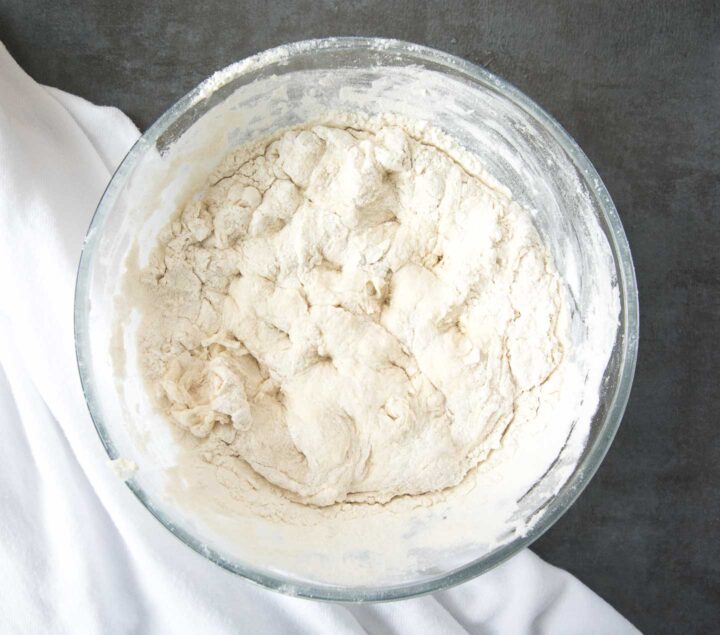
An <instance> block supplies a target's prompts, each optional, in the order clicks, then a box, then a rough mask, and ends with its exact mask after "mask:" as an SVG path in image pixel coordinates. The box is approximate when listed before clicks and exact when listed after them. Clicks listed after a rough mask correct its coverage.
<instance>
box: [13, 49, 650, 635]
mask: <svg viewBox="0 0 720 635" xmlns="http://www.w3.org/2000/svg"><path fill="white" fill-rule="evenodd" d="M137 137H138V131H137V129H136V128H135V126H134V125H133V124H132V123H131V122H130V120H129V119H128V118H127V117H126V116H125V115H123V114H122V113H121V112H120V111H118V110H116V109H114V108H103V107H98V106H94V105H92V104H90V103H88V102H87V101H85V100H83V99H81V98H78V97H74V96H72V95H68V94H67V93H64V92H62V91H60V90H57V89H54V88H47V87H44V86H41V85H39V84H37V83H36V82H35V81H33V80H32V79H31V78H30V77H28V76H27V75H26V74H25V73H24V72H23V71H22V70H21V69H20V68H19V67H18V66H17V64H16V63H15V62H14V60H13V59H12V58H11V57H10V55H9V54H8V52H7V51H6V50H5V48H4V47H3V46H2V44H0V433H1V435H2V436H1V437H0V632H2V633H72V634H80V633H109V634H114V633H174V634H177V633H237V632H251V633H260V634H262V633H333V634H335V633H365V632H367V633H462V632H472V633H502V634H508V633H509V634H513V633H553V634H554V635H557V634H563V633H568V634H570V633H572V634H575V633H583V634H591V633H597V634H600V633H613V634H618V633H636V632H637V630H636V629H635V628H633V627H632V625H630V624H629V623H628V622H627V621H626V620H625V619H624V618H622V617H621V616H620V615H619V614H618V613H617V612H616V611H615V610H614V609H613V608H612V607H610V606H609V605H608V604H607V603H606V602H605V601H603V600H602V599H601V598H599V597H598V596H597V595H595V594H594V593H593V592H592V591H590V590H589V589H588V588H587V587H585V586H584V585H583V584H581V583H580V582H578V581H577V580H576V579H575V578H573V577H572V576H571V575H570V574H568V573H567V572H565V571H562V570H560V569H557V568H555V567H553V566H551V565H549V564H546V563H545V562H543V561H542V560H541V559H540V558H538V557H537V556H535V555H534V554H532V553H531V552H530V551H527V550H526V551H523V552H522V553H520V554H518V555H517V556H516V557H514V558H513V559H511V560H510V561H509V562H507V563H505V564H503V565H502V566H500V567H498V568H496V569H495V570H493V571H491V572H490V573H488V574H486V575H484V576H482V577H480V578H478V579H476V580H474V581H472V582H468V583H466V584H464V585H462V586H459V587H457V588H454V589H451V590H449V591H444V592H442V593H436V594H435V595H432V596H427V597H423V598H419V599H414V600H407V601H403V602H396V603H390V604H376V605H362V606H360V605H357V606H356V605H333V604H326V603H319V602H312V601H308V600H302V599H297V598H290V597H285V596H282V595H280V594H277V593H273V592H270V591H267V590H265V589H262V588H259V587H256V586H254V585H252V584H250V583H248V582H246V581H244V580H242V579H240V578H239V577H236V576H234V575H232V574H230V573H228V572H227V571H225V570H223V569H221V568H220V567H218V566H216V565H214V564H212V563H211V562H209V561H207V560H205V559H203V558H202V557H201V556H199V555H198V554H196V553H195V552H193V551H192V550H190V549H189V548H188V547H186V546H184V545H183V544H182V543H180V542H179V541H178V540H177V539H176V538H174V537H173V536H172V535H171V534H170V533H169V532H168V531H167V530H166V529H165V528H164V527H162V526H161V525H160V524H159V523H158V522H157V521H156V520H155V519H154V518H153V517H152V516H151V515H150V514H149V513H148V512H147V511H146V510H145V509H144V508H143V507H142V505H141V504H140V503H139V502H138V501H137V500H136V499H135V498H134V496H133V495H132V494H131V493H130V491H129V490H128V489H127V488H126V487H125V486H124V484H123V483H122V482H121V481H120V480H118V479H117V478H116V477H115V476H114V474H113V473H112V471H111V470H110V468H109V467H108V464H107V457H106V455H105V452H104V450H103V448H102V446H101V444H100V442H99V440H98V438H97V435H96V433H95V429H94V427H93V424H92V421H91V420H90V416H89V414H88V412H87V409H86V406H85V402H84V399H83V395H82V390H81V387H80V382H79V379H78V373H77V369H76V365H75V354H74V348H73V329H72V310H73V291H74V284H75V272H76V267H77V263H78V258H79V255H80V250H81V247H82V243H83V237H84V235H85V231H86V229H87V227H88V224H89V222H90V218H91V216H92V214H93V211H94V209H95V206H96V204H97V202H98V200H99V198H100V196H101V194H102V191H103V189H104V187H105V186H106V184H107V182H108V180H109V179H110V176H111V174H112V172H113V170H114V168H115V167H116V166H117V165H118V163H119V162H120V161H121V160H122V158H123V156H124V155H125V153H126V152H127V150H128V149H129V148H130V146H131V145H132V144H133V142H134V141H135V140H136V139H137Z"/></svg>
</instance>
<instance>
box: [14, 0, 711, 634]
mask: <svg viewBox="0 0 720 635" xmlns="http://www.w3.org/2000/svg"><path fill="white" fill-rule="evenodd" d="M148 4H149V5H150V4H151V5H152V6H147V7H143V8H141V6H140V5H141V3H126V2H115V1H113V0H106V1H101V0H95V1H92V2H85V3H66V2H54V3H52V4H50V3H43V2H37V1H28V0H12V1H11V0H0V39H1V40H3V41H4V42H5V43H6V45H7V46H8V48H9V50H10V52H11V53H12V54H13V55H14V56H15V57H16V59H17V60H18V62H19V63H20V64H21V65H22V66H23V67H24V68H25V69H26V70H27V71H28V72H29V73H30V74H31V75H32V76H33V77H35V78H36V79H37V80H39V81H41V82H44V83H46V84H50V85H53V86H58V87H60V88H63V89H65V90H68V91H71V92H74V93H77V94H79V95H82V96H84V97H87V98H88V99H90V100H92V101H95V102H98V103H102V104H111V105H115V106H118V107H120V108H122V109H123V110H124V111H125V112H127V113H128V114H129V115H130V116H131V117H132V118H133V119H134V120H135V122H136V123H137V124H138V125H139V126H140V127H141V128H145V127H147V126H148V125H149V124H150V123H151V122H152V121H153V120H154V119H155V118H156V117H157V116H158V115H160V113H161V112H163V110H164V109H165V108H167V107H168V106H169V105H170V104H171V103H172V102H173V101H175V100H176V99H177V98H178V97H179V96H181V95H182V94H183V93H185V92H186V91H187V90H189V89H190V88H192V87H193V86H194V85H195V84H196V83H197V82H198V81H200V80H201V79H203V78H204V77H205V76H207V75H208V74H210V73H211V72H212V71H214V70H216V69H217V68H220V67H222V66H224V65H226V64H228V63H230V62H232V61H235V60H237V59H240V58H243V57H246V56H247V55H249V54H252V53H254V52H256V51H258V50H262V49H265V48H268V47H271V46H275V45H278V44H281V43H284V42H288V41H292V40H299V39H305V38H309V37H320V36H327V35H378V36H385V37H397V38H400V39H406V40H411V41H415V42H418V43H423V44H428V45H430V46H434V47H437V48H441V49H444V50H446V51H449V52H452V53H455V54H457V55H460V56H462V57H465V58H467V59H469V60H471V61H473V62H476V63H479V64H483V65H485V66H487V67H488V68H489V69H490V70H492V71H494V72H496V73H498V74H499V75H501V76H503V77H505V78H506V79H508V80H509V81H511V82H513V83H514V84H516V85H517V86H518V87H520V88H521V89H522V90H524V91H525V92H526V93H527V94H528V95H530V96H531V97H532V98H534V99H535V100H536V101H538V102H539V103H540V104H541V105H543V106H544V107H545V108H547V109H548V110H549V111H550V112H551V113H553V114H554V115H555V116H556V117H557V119H558V120H559V121H560V122H561V123H562V124H563V125H564V126H565V127H566V128H567V130H568V131H569V132H570V134H572V135H573V136H574V137H575V139H576V140H577V141H578V142H579V144H580V145H581V146H582V147H583V149H584V150H585V152H586V153H587V154H588V156H589V157H590V159H591V160H592V161H593V162H594V164H595V166H596V167H597V169H598V171H599V172H600V174H601V176H602V177H603V179H604V180H605V183H606V184H607V186H608V189H609V190H610V192H611V194H612V196H613V198H614V200H615V202H616V204H617V207H618V209H619V211H620V214H621V217H622V220H623V223H624V225H625V228H626V231H627V233H628V237H629V239H630V244H631V247H632V249H633V254H634V257H635V263H636V267H637V273H638V279H639V285H640V296H641V298H640V299H641V315H642V323H641V344H640V358H639V364H638V369H637V375H636V380H635V386H634V389H633V393H632V396H631V399H630V404H629V406H628V410H627V413H626V415H625V419H624V422H623V425H622V426H621V428H620V432H619V434H618V436H617V439H616V441H615V443H614V445H613V447H612V449H611V450H610V453H609V455H608V458H607V460H606V462H605V463H604V464H603V466H602V467H601V469H600V471H599V473H598V475H597V476H596V477H595V479H594V480H593V482H592V483H591V484H590V486H589V488H588V490H587V491H586V492H585V494H583V496H582V497H581V498H580V500H579V501H578V502H577V503H576V504H575V506H574V507H573V508H572V509H571V510H570V511H569V512H568V513H567V515H566V516H565V517H563V519H562V520H560V522H559V523H558V524H557V525H556V526H555V527H554V528H553V529H551V530H550V532H549V533H548V534H547V535H546V536H545V537H544V538H542V539H541V540H540V541H539V542H538V543H536V545H535V549H536V551H537V552H538V553H540V554H541V555H542V556H544V557H545V558H546V559H548V560H549V561H550V562H552V563H555V564H557V565H559V566H562V567H565V568H567V569H568V570H570V571H571V572H572V573H574V574H576V575H577V576H578V577H579V578H580V579H581V580H583V581H585V582H586V583H587V584H588V585H589V586H590V587H592V588H593V589H594V590H596V591H597V592H598V593H600V594H601V595H602V596H603V597H605V598H606V599H607V600H608V601H609V602H610V603H611V604H613V605H614V606H616V607H617V608H618V609H619V610H620V611H621V612H622V613H624V614H625V615H626V616H627V617H629V618H630V619H631V620H632V621H633V622H634V623H635V624H637V625H638V626H639V627H640V628H641V629H642V630H644V631H646V632H648V633H659V632H683V633H686V632H698V633H700V632H705V633H709V632H717V629H718V617H720V549H719V548H718V544H719V542H720V537H719V536H718V529H719V528H720V497H719V496H718V494H717V491H716V490H717V485H718V483H719V481H720V451H719V449H720V443H719V442H718V434H717V433H718V425H717V424H718V412H719V411H720V399H719V397H718V387H717V382H718V353H717V350H716V347H717V344H718V341H719V339H720V337H719V336H720V328H719V326H720V325H719V316H720V275H719V272H720V266H719V265H720V263H719V262H718V260H719V259H718V255H717V248H718V245H719V244H720V156H719V155H720V152H719V148H720V128H719V125H718V115H717V111H718V107H720V12H719V11H718V5H717V4H713V3H712V2H706V3H697V2H695V3H682V2H662V3H644V2H642V3H640V2H638V3H631V2H605V1H603V0H595V1H589V2H582V3H577V2H567V3H564V2H559V1H552V2H548V3H545V6H542V7H541V6H540V4H541V3H537V2H533V1H531V0H528V1H527V2H509V3H506V2H498V3H497V4H493V5H490V4H489V3H487V2H479V3H477V2H466V3H457V2H437V3H427V4H425V3H413V2H392V1H388V0H385V1H380V2H359V3H347V4H344V3H339V2H338V3H335V2H324V3H314V4H313V3H310V2H302V3H296V4H292V5H286V4H285V3H276V4H272V3H267V4H266V3H265V2H252V3H246V4H242V3H237V2H230V1H228V2H218V1H206V2H202V3H200V2H197V1H196V0H183V1H181V2H177V3H174V4H173V3H170V2H166V1H161V2H154V3H148ZM65 5H67V6H65ZM77 5H83V6H82V7H81V6H77ZM268 6H270V7H271V8H268Z"/></svg>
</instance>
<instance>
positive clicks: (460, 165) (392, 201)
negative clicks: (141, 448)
mask: <svg viewBox="0 0 720 635" xmlns="http://www.w3.org/2000/svg"><path fill="white" fill-rule="evenodd" d="M451 150H452V149H451V147H450V145H449V144H447V143H445V142H444V141H443V139H442V136H441V135H440V133H438V132H437V131H435V130H433V129H432V128H429V127H427V126H423V125H419V124H411V123H408V122H407V121H403V120H401V119H399V118H394V117H391V116H385V117H367V116H364V115H345V116H337V117H336V118H334V119H333V120H330V121H325V122H323V123H322V124H315V125H307V126H302V127H299V128H296V129H291V130H287V131H284V132H281V133H278V134H277V135H275V136H274V137H271V138H268V139H265V140H262V141H260V142H255V143H253V144H251V145H247V146H244V147H241V148H240V149H238V150H236V151H235V152H233V153H232V154H231V155H230V156H229V157H227V159H226V160H225V161H224V162H223V163H222V164H221V165H220V167H219V168H218V169H217V170H216V171H215V173H214V174H213V175H212V176H211V178H210V180H209V184H208V186H207V188H206V189H205V190H204V191H203V192H202V193H200V194H199V195H198V196H196V197H195V198H194V199H193V200H192V201H190V202H189V203H188V204H187V205H186V206H185V207H184V209H183V210H182V211H181V213H180V214H179V215H178V216H177V217H176V218H175V220H173V221H172V222H171V223H170V225H169V226H167V227H166V228H165V229H164V230H163V231H162V232H161V234H160V236H159V238H158V247H157V250H156V252H155V253H154V254H153V256H152V257H151V263H150V265H149V266H148V267H147V268H146V269H145V270H144V271H143V273H142V286H143V291H144V295H145V300H144V301H142V303H141V304H142V312H143V323H142V326H141V329H140V334H139V349H140V352H141V360H140V361H141V366H142V370H143V374H144V376H145V379H146V382H147V385H148V386H149V387H150V389H151V392H152V397H153V399H154V401H155V403H156V406H157V407H158V408H159V409H160V410H161V411H162V412H163V413H164V414H165V416H166V418H167V419H168V420H169V421H170V422H171V423H172V424H173V425H174V426H177V427H178V428H180V429H182V430H184V431H186V432H187V434H186V435H185V439H184V443H185V445H186V447H187V452H188V459H187V461H188V462H187V465H186V467H185V468H184V467H183V465H179V466H178V468H177V473H178V475H179V476H180V477H181V479H182V480H183V482H184V483H186V484H187V482H188V480H189V479H190V478H191V476H189V475H191V474H196V473H199V472H197V467H188V466H191V465H193V466H197V465H200V464H202V463H204V464H206V465H209V466H214V467H215V469H216V471H215V477H216V483H215V484H210V483H209V482H205V485H206V486H207V487H208V488H210V487H213V488H217V487H221V488H225V489H226V490H227V491H228V492H230V493H231V497H230V498H229V499H228V500H231V501H234V502H233V504H234V505H236V506H237V509H238V510H241V509H242V510H243V511H242V513H246V512H247V510H248V509H250V510H251V511H252V513H253V514H259V515H265V516H268V517H272V518H275V519H279V520H280V521H282V522H302V523H310V524H312V523H316V522H323V519H327V518H329V517H337V516H342V515H348V516H352V517H362V516H363V515H365V514H372V513H375V512H374V511H373V508H374V507H377V506H380V507H392V506H395V507H398V508H400V507H402V506H405V507H408V505H409V506H411V507H412V506H416V505H418V504H420V505H430V506H432V505H436V504H438V503H439V502H447V501H448V500H449V498H450V497H452V496H453V492H465V493H466V492H467V491H469V490H471V489H473V488H474V487H475V486H476V485H477V484H478V482H481V483H482V479H480V481H478V474H482V473H484V472H486V471H488V470H491V468H494V467H495V466H496V464H497V463H498V461H497V458H498V457H499V456H501V455H502V453H503V452H505V453H507V452H511V451H514V450H513V448H517V447H518V446H520V445H522V444H523V443H524V439H525V438H526V437H527V439H528V441H527V443H531V442H535V441H533V437H537V435H538V434H542V433H543V430H544V426H546V425H547V424H548V422H549V421H551V419H552V417H551V416H549V413H551V412H552V410H553V408H555V407H557V406H558V405H559V399H560V398H559V394H560V389H559V386H560V384H561V382H562V381H563V377H564V366H565V364H564V361H565V356H566V355H565V353H566V347H567V343H566V342H567V340H566V335H565V331H566V328H567V326H566V307H565V300H564V292H563V285H562V282H561V280H560V278H559V276H558V274H557V272H556V271H555V268H554V266H553V264H552V262H551V260H550V258H549V256H548V253H547V251H546V249H545V248H544V246H543V245H542V243H541V241H540V238H539V236H538V234H537V232H536V230H535V228H534V226H533V223H532V221H531V219H530V216H529V214H528V213H527V212H526V211H525V210H524V209H523V208H521V207H520V206H519V205H517V204H516V203H515V202H513V201H512V199H511V197H510V196H509V193H508V192H507V191H505V190H504V189H503V188H502V187H501V186H499V185H497V184H495V183H493V182H492V181H490V180H489V179H488V178H487V177H484V176H483V175H482V173H481V170H480V169H479V168H478V166H476V165H475V164H474V163H473V160H472V157H468V156H467V155H464V154H463V153H462V152H461V151H459V150H457V149H455V150H456V151H454V152H453V151H451ZM495 454H497V456H496V457H494V456H493V455H495ZM186 468H187V469H186ZM193 470H195V471H193ZM513 476H517V475H507V477H508V480H509V481H511V480H512V478H513ZM203 478H204V479H207V473H206V472H203ZM499 478H502V473H500V474H499ZM490 480H492V479H490ZM205 485H203V487H204V486H205ZM530 486H532V482H529V483H527V488H529V487H530ZM187 487H189V488H190V489H193V487H195V490H194V491H195V492H196V493H197V494H198V495H199V496H201V497H202V496H203V494H202V493H201V492H202V488H200V489H198V485H197V483H196V484H195V485H194V486H187ZM198 492H200V493H198ZM512 502H513V503H514V502H515V501H512ZM238 513H240V512H238Z"/></svg>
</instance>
